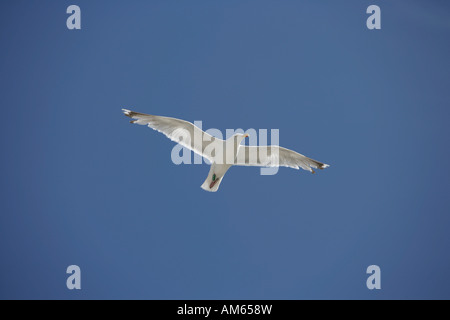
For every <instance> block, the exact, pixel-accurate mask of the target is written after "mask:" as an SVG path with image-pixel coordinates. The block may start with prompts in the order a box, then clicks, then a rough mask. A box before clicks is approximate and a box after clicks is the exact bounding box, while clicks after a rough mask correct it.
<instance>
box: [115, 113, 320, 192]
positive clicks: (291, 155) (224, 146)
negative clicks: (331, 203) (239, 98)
mask: <svg viewBox="0 0 450 320" xmlns="http://www.w3.org/2000/svg"><path fill="white" fill-rule="evenodd" d="M122 110H123V113H124V114H125V115H126V116H127V117H130V118H132V119H133V120H132V121H130V122H131V123H135V124H140V125H147V126H148V127H150V128H152V129H154V130H157V131H159V132H161V133H163V134H164V135H166V136H167V137H168V138H169V139H170V140H172V141H175V142H177V143H179V144H180V145H182V146H183V147H186V148H188V149H190V150H192V151H194V152H195V153H197V154H199V155H201V156H202V157H204V158H206V159H208V160H209V162H211V168H210V170H209V174H208V177H207V178H206V180H205V182H204V183H203V184H202V185H201V188H202V189H203V190H206V191H210V192H216V191H217V190H218V189H219V186H220V183H221V182H222V180H223V177H224V175H225V173H226V172H227V171H228V169H230V167H231V166H233V165H243V166H259V167H279V166H280V167H281V166H282V167H289V168H294V169H297V170H298V169H299V168H302V169H304V170H307V171H310V172H312V173H315V171H314V170H313V168H318V169H325V168H327V167H329V165H327V164H324V163H322V162H319V161H316V160H313V159H310V158H308V157H305V156H304V155H302V154H300V153H297V152H295V151H292V150H289V149H286V148H282V147H280V146H245V145H241V142H242V140H244V139H245V138H246V137H248V134H239V133H237V134H235V135H233V136H232V137H230V138H228V139H227V140H222V139H219V138H215V137H213V136H211V135H210V134H208V133H206V132H204V131H202V130H201V129H200V128H198V127H196V126H195V125H194V124H193V123H190V122H188V121H185V120H180V119H175V118H168V117H161V116H153V115H149V114H144V113H139V112H134V111H130V110H127V109H122Z"/></svg>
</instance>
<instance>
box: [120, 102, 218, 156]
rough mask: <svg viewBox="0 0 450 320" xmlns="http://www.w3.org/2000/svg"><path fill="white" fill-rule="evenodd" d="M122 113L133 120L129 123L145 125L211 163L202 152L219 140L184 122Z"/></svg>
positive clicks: (141, 114) (137, 113) (134, 113)
mask: <svg viewBox="0 0 450 320" xmlns="http://www.w3.org/2000/svg"><path fill="white" fill-rule="evenodd" d="M122 111H123V113H124V114H125V115H126V116H127V117H130V118H131V119H133V120H132V121H131V123H135V124H140V125H147V126H149V127H150V128H152V129H154V130H157V131H159V132H161V133H163V134H164V135H165V136H166V137H167V138H169V139H170V140H172V141H175V142H177V143H179V144H180V145H182V146H183V147H186V148H188V149H190V150H192V151H194V152H195V153H197V154H199V155H201V156H203V157H205V158H207V159H208V160H210V161H212V157H211V155H209V154H205V152H204V151H205V149H206V148H207V146H208V145H209V144H211V143H216V142H218V140H220V139H217V138H215V137H213V136H211V135H210V134H207V133H206V132H204V131H202V130H201V129H200V128H198V127H196V126H194V124H192V123H190V122H188V121H185V120H180V119H175V118H168V117H160V116H153V115H149V114H145V113H139V112H134V111H130V110H127V109H122Z"/></svg>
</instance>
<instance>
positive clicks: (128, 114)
mask: <svg viewBox="0 0 450 320" xmlns="http://www.w3.org/2000/svg"><path fill="white" fill-rule="evenodd" d="M122 112H123V113H124V114H125V115H126V116H127V117H130V116H131V112H132V111H131V110H128V109H122Z"/></svg>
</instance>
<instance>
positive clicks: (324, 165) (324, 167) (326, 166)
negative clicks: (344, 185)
mask: <svg viewBox="0 0 450 320" xmlns="http://www.w3.org/2000/svg"><path fill="white" fill-rule="evenodd" d="M329 166H330V165H329V164H323V165H322V166H321V167H320V169H326V168H328V167H329Z"/></svg>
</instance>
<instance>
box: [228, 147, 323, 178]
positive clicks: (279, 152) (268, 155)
mask: <svg viewBox="0 0 450 320" xmlns="http://www.w3.org/2000/svg"><path fill="white" fill-rule="evenodd" d="M235 164H236V165H241V166H259V167H289V168H294V169H299V168H302V169H304V170H307V171H310V172H312V173H314V172H315V171H314V170H313V169H312V168H316V169H325V168H327V167H329V165H327V164H324V163H322V162H319V161H316V160H313V159H310V158H308V157H305V156H304V155H302V154H300V153H297V152H295V151H292V150H289V149H286V148H283V147H279V146H260V147H256V146H241V147H240V148H239V152H238V154H237V157H236V163H235Z"/></svg>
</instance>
